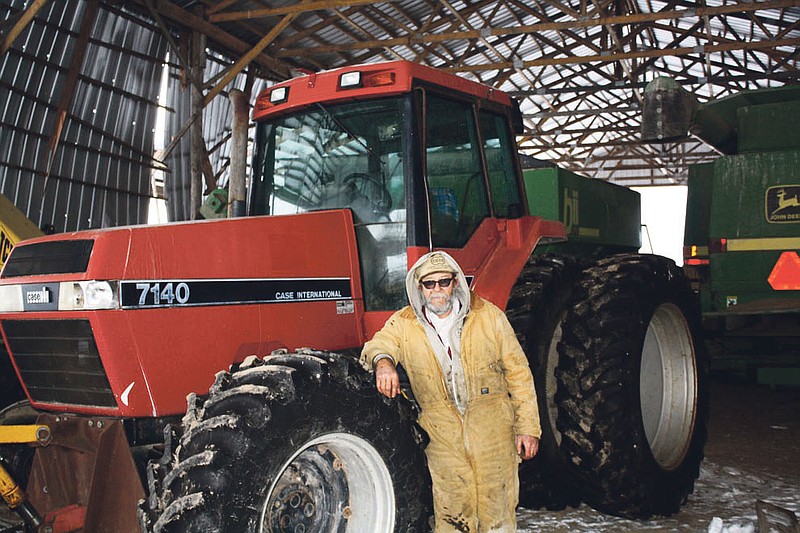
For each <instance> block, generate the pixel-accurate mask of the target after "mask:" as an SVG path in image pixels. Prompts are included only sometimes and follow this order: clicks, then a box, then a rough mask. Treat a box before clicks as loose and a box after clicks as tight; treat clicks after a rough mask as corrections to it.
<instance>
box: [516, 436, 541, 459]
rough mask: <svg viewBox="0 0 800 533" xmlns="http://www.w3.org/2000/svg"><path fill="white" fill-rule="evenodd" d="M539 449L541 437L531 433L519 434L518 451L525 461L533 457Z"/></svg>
mask: <svg viewBox="0 0 800 533" xmlns="http://www.w3.org/2000/svg"><path fill="white" fill-rule="evenodd" d="M538 451H539V439H538V438H536V437H532V436H531V435H517V453H518V454H519V456H520V457H522V460H523V461H527V460H528V459H533V456H534V455H536V452H538Z"/></svg>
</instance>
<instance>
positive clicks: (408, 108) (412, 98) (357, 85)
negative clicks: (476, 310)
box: [250, 62, 526, 311]
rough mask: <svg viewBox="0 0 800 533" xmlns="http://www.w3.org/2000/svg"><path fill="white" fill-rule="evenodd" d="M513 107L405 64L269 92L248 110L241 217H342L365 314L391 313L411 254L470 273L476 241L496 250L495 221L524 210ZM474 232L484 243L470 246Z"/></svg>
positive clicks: (478, 251)
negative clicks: (347, 221) (447, 256)
mask: <svg viewBox="0 0 800 533" xmlns="http://www.w3.org/2000/svg"><path fill="white" fill-rule="evenodd" d="M453 85H458V86H453ZM515 109H516V108H515V107H514V106H513V104H512V101H511V100H510V99H509V98H508V97H507V96H506V95H504V94H501V93H499V92H494V91H491V90H490V89H488V88H487V87H485V86H482V85H479V84H477V83H473V82H470V81H468V80H464V79H462V78H459V77H456V76H454V75H449V74H444V73H442V72H439V71H435V70H433V69H430V68H427V67H423V66H420V65H416V64H412V63H406V62H395V63H388V64H382V65H370V66H363V67H354V68H353V69H352V70H345V71H343V70H339V71H336V72H329V73H320V74H312V75H309V76H307V77H301V78H299V79H295V80H292V81H290V82H286V83H284V84H280V85H276V86H275V87H273V88H272V89H271V90H268V91H265V92H264V93H263V94H262V95H261V97H259V100H258V102H257V104H256V109H255V113H254V118H255V120H256V121H257V122H258V126H257V134H256V146H255V159H254V165H253V180H252V185H251V195H250V214H251V215H282V214H295V213H303V212H308V211H315V210H327V209H340V208H347V209H350V210H352V214H353V221H354V225H355V235H356V240H357V243H358V249H359V262H360V266H361V273H362V283H363V287H364V305H365V310H366V311H383V310H393V309H398V308H400V307H402V306H403V305H404V303H405V300H406V297H405V275H406V271H407V268H408V266H409V264H410V263H412V262H413V261H414V260H416V258H417V257H418V256H419V255H421V253H424V252H425V251H427V250H428V249H430V248H445V249H449V250H453V251H454V255H456V256H457V257H458V256H459V255H461V256H462V257H458V258H459V260H460V261H462V264H464V265H465V269H469V268H473V269H475V268H477V267H478V265H480V264H481V263H483V261H484V259H485V258H486V257H487V256H488V254H489V253H490V251H491V248H492V247H491V246H485V243H486V242H487V241H492V240H494V241H495V242H499V238H498V237H499V234H498V233H497V227H498V226H497V220H499V219H516V218H519V217H520V216H521V215H522V214H523V213H524V212H525V211H526V209H525V206H524V203H523V202H524V194H522V188H521V180H520V171H519V164H518V161H517V157H516V145H515V139H514V136H513V133H512V130H511V124H512V117H513V116H515V114H514V113H513V111H514V110H515ZM482 225H485V226H487V227H486V228H483V229H482V231H483V232H484V233H486V238H484V239H480V240H481V241H483V244H484V245H483V246H481V245H478V246H469V244H470V242H471V241H472V240H473V237H474V236H475V234H476V232H478V231H479V229H481V226H482ZM465 248H468V249H469V250H465ZM417 251H419V253H416V252H417ZM409 254H411V255H414V256H413V257H409Z"/></svg>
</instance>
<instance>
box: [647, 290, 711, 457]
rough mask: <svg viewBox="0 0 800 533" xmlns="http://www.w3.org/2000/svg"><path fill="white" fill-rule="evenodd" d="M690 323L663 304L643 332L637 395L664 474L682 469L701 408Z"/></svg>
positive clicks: (651, 446) (653, 450)
mask: <svg viewBox="0 0 800 533" xmlns="http://www.w3.org/2000/svg"><path fill="white" fill-rule="evenodd" d="M695 360H696V359H695V353H694V344H693V342H692V335H691V331H690V329H689V325H688V324H687V323H686V319H685V318H684V316H683V313H681V311H680V309H679V308H678V307H677V306H675V305H674V304H670V303H667V304H662V305H660V306H659V307H658V308H657V309H656V311H655V313H653V318H652V319H651V320H650V324H649V325H648V327H647V333H646V334H645V339H644V346H643V349H642V367H641V374H640V383H639V384H640V387H639V394H640V400H641V406H642V421H643V423H644V430H645V435H646V436H647V442H648V444H649V445H650V450H651V452H652V454H653V457H654V458H655V460H656V462H657V463H658V464H659V465H660V466H661V467H662V468H664V469H666V470H672V469H674V468H676V467H678V466H679V465H680V464H681V463H682V462H683V459H684V457H685V456H686V453H687V451H688V449H689V444H690V443H691V439H692V435H693V432H694V422H695V416H696V410H697V367H696V364H695Z"/></svg>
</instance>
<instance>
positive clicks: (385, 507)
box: [259, 433, 396, 533]
mask: <svg viewBox="0 0 800 533" xmlns="http://www.w3.org/2000/svg"><path fill="white" fill-rule="evenodd" d="M323 455H324V456H326V457H327V458H331V457H335V461H334V463H335V466H334V468H335V469H336V470H337V472H340V473H339V475H340V476H341V480H340V482H342V483H343V484H344V485H346V489H347V493H348V494H347V499H346V501H344V500H336V501H330V494H323V493H322V492H321V491H320V490H318V489H317V488H316V487H315V486H314V485H315V484H314V483H311V484H309V485H300V484H295V485H296V486H297V487H299V488H301V489H302V491H303V492H304V494H306V495H307V496H308V497H309V498H310V499H313V500H314V501H315V502H316V503H323V502H322V501H321V500H328V501H326V502H324V503H327V504H328V505H329V506H332V507H333V508H335V509H337V510H339V511H340V516H338V517H336V518H335V519H334V520H335V522H336V524H338V525H337V530H338V527H341V525H343V526H344V529H343V531H347V532H353V533H356V532H357V533H391V532H393V531H394V521H395V510H396V509H395V495H394V486H393V484H392V478H391V475H390V474H389V470H388V468H387V467H386V463H385V462H384V460H383V458H382V457H381V455H380V454H379V453H378V451H377V450H376V449H375V448H374V447H373V446H372V444H370V443H369V442H368V441H366V440H365V439H363V438H361V437H359V436H356V435H351V434H349V433H329V434H326V435H322V436H319V437H317V438H315V439H313V440H311V441H309V442H307V443H305V444H303V445H302V446H301V447H299V448H298V450H297V451H296V452H295V453H294V454H293V455H292V456H291V457H290V458H289V459H288V460H287V461H286V462H285V463H284V464H283V465H282V466H281V468H280V471H279V473H278V475H277V476H276V477H275V480H274V481H273V482H272V484H271V485H270V487H269V490H268V491H267V494H266V497H265V499H264V504H263V507H262V510H261V518H260V520H259V531H260V532H261V533H267V532H269V531H272V529H271V523H272V521H274V520H276V516H275V511H272V510H273V509H278V508H280V506H281V505H282V504H283V502H282V501H281V497H280V495H279V494H278V493H276V488H280V486H281V485H282V484H284V486H285V482H286V478H285V476H290V473H289V472H290V471H292V469H293V468H294V469H296V468H298V465H299V464H302V463H303V462H304V458H306V459H307V458H314V460H318V459H319V457H320V456H323ZM306 505H308V504H306ZM295 514H297V513H295ZM281 518H285V517H281ZM301 522H302V523H301ZM292 524H293V528H294V530H295V531H297V533H302V532H303V531H306V532H307V533H310V532H311V530H312V529H308V528H306V523H305V522H304V521H303V520H298V519H294V521H292Z"/></svg>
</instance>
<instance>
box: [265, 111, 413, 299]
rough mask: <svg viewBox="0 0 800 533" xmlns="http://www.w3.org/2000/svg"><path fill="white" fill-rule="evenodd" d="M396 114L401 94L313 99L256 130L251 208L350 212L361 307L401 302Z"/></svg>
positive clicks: (401, 195) (402, 228) (402, 236)
mask: <svg viewBox="0 0 800 533" xmlns="http://www.w3.org/2000/svg"><path fill="white" fill-rule="evenodd" d="M402 120H403V118H402V100H401V99H400V98H389V99H381V100H371V101H363V102H355V103H346V104H339V105H331V106H327V105H321V104H317V105H315V106H311V107H309V108H307V109H305V110H303V111H301V112H299V113H296V114H293V115H290V116H284V117H278V118H276V119H275V120H274V121H271V122H265V123H262V124H259V126H258V131H257V135H256V157H255V162H254V175H253V182H252V191H251V197H250V212H251V214H253V215H285V214H295V213H304V212H308V211H315V210H322V209H341V208H345V209H350V210H352V212H353V219H354V221H355V231H356V239H357V241H358V247H359V258H360V262H361V270H362V281H363V288H364V297H365V307H366V309H367V310H389V309H399V308H400V307H402V306H403V304H404V301H405V273H406V267H407V265H406V205H405V180H404V175H403V166H404V165H403V163H404V162H403V153H404V152H403V135H402V130H403V127H402V125H403V123H402Z"/></svg>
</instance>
